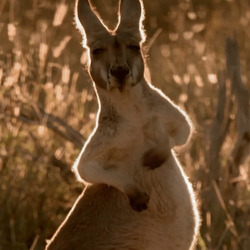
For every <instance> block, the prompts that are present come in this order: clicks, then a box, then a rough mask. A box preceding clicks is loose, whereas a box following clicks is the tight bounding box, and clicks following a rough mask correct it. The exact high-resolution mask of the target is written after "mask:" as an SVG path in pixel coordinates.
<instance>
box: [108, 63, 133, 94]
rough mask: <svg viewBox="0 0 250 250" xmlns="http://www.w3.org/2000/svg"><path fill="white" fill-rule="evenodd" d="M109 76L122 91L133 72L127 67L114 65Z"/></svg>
mask: <svg viewBox="0 0 250 250" xmlns="http://www.w3.org/2000/svg"><path fill="white" fill-rule="evenodd" d="M109 75H110V77H111V78H112V80H114V81H115V82H116V85H117V87H118V88H119V89H120V90H121V91H122V90H123V87H124V85H125V84H126V81H127V79H128V78H129V77H130V76H131V71H130V69H129V67H128V66H127V65H113V66H112V67H111V68H110V71H109Z"/></svg>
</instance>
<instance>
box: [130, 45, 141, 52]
mask: <svg viewBox="0 0 250 250" xmlns="http://www.w3.org/2000/svg"><path fill="white" fill-rule="evenodd" d="M128 48H129V49H130V50H133V51H134V52H139V51H140V49H141V48H140V46H138V45H128Z"/></svg>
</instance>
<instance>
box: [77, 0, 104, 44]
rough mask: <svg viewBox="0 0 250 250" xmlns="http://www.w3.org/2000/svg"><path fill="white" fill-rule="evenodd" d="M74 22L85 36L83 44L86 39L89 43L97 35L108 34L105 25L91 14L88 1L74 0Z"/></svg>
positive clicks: (91, 10)
mask: <svg viewBox="0 0 250 250" xmlns="http://www.w3.org/2000/svg"><path fill="white" fill-rule="evenodd" d="M75 21H76V25H77V27H78V29H79V30H80V31H81V32H83V34H85V43H86V39H87V40H88V42H89V41H91V40H95V39H96V37H97V36H99V35H103V34H108V30H107V29H106V27H105V25H104V24H103V23H102V22H101V20H100V19H99V18H98V17H97V16H96V14H95V13H94V12H93V9H92V6H90V3H89V0H76V5H75Z"/></svg>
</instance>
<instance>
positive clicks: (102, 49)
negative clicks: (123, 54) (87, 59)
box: [92, 48, 105, 56]
mask: <svg viewBox="0 0 250 250" xmlns="http://www.w3.org/2000/svg"><path fill="white" fill-rule="evenodd" d="M104 51H105V49H104V48H97V49H94V50H92V55H94V56H95V55H100V54H101V53H102V52H104Z"/></svg>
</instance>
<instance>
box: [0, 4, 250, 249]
mask: <svg viewBox="0 0 250 250" xmlns="http://www.w3.org/2000/svg"><path fill="white" fill-rule="evenodd" d="M95 2H97V4H98V1H97V0H96V1H95ZM99 2H100V1H99ZM106 2H107V3H110V4H112V5H113V6H116V4H117V1H115V0H108V1H106ZM144 2H145V8H146V22H145V27H146V30H147V33H148V37H149V39H148V41H147V44H148V45H149V46H148V48H147V51H148V54H149V58H150V60H149V61H148V64H149V66H150V69H151V72H152V76H151V77H152V82H153V83H154V84H155V85H156V86H157V87H160V88H161V89H162V90H163V91H164V92H165V93H166V94H167V95H168V96H169V97H170V98H172V99H173V100H174V101H175V102H176V103H178V104H179V105H180V106H182V107H183V108H184V109H186V110H187V112H188V113H189V114H190V116H191V119H192V120H193V122H194V124H195V126H196V134H195V137H194V140H193V144H192V146H191V147H190V148H189V149H188V150H187V151H185V152H184V153H182V154H181V155H180V159H181V161H182V162H183V165H184V166H185V171H186V172H187V173H188V174H189V176H190V178H191V180H192V182H193V184H194V187H195V189H196V191H197V196H198V198H199V200H200V207H201V215H202V219H203V222H202V227H201V236H200V239H199V245H198V247H197V249H216V250H217V249H223V250H226V249H228V250H229V249H244V250H247V249H250V238H249V235H250V229H249V228H250V182H249V179H250V169H249V166H250V157H249V143H250V139H249V137H250V132H249V129H250V126H249V124H250V123H249V117H250V115H249V94H248V95H247V94H246V93H247V92H249V86H250V80H249V79H250V71H249V63H250V43H249V39H250V30H249V28H248V27H249V24H250V5H249V2H248V1H247V0H230V1H229V0H220V1H216V0H211V1H208V0H207V1H198V0H187V1H184V0H180V1H174V0H172V1H164V0H159V1H150V0H144ZM73 5H74V3H73V1H70V0H64V1H61V0H60V1H59V0H58V1H52V0H43V1H41V0H33V1H32V0H26V1H12V0H3V1H1V2H0V121H1V123H0V250H2V249H3V250H5V249H15V250H16V249H17V250H19V249H42V248H43V247H44V245H45V239H46V238H49V237H50V236H51V235H52V233H53V232H54V230H55V229H56V228H57V227H58V225H59V224H60V222H61V221H62V220H63V218H64V217H65V215H66V214H67V212H68V211H69V209H70V207H71V205H72V204H73V202H74V200H75V199H76V197H77V196H78V194H79V193H80V191H81V188H82V185H81V184H79V183H77V182H76V180H75V177H74V175H73V174H72V172H71V171H70V166H71V165H72V163H73V161H74V160H75V159H76V156H77V154H78V153H79V150H80V147H81V145H82V144H83V142H84V140H85V138H87V137H88V135H89V133H90V131H91V130H92V128H93V127H94V124H95V114H96V110H97V104H96V98H95V96H94V92H93V90H92V88H91V84H90V81H89V78H88V76H87V74H86V72H85V71H84V70H83V68H84V63H86V55H85V52H84V51H83V50H82V48H81V45H80V41H81V38H80V36H79V34H78V33H77V31H76V30H75V28H74V26H73ZM103 12H104V16H103V18H104V20H107V19H108V18H109V19H108V20H109V24H110V25H113V26H114V21H115V20H116V16H115V13H116V10H115V8H104V9H103ZM110 17H111V19H110ZM234 32H236V33H237V40H238V44H239V55H238V54H237V45H235V42H234V40H228V41H227V46H226V40H227V38H228V37H233V34H234ZM226 48H227V49H226ZM239 58H240V60H239ZM240 65H241V66H240ZM224 71H226V73H223V72H224ZM221 72H222V73H221Z"/></svg>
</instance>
